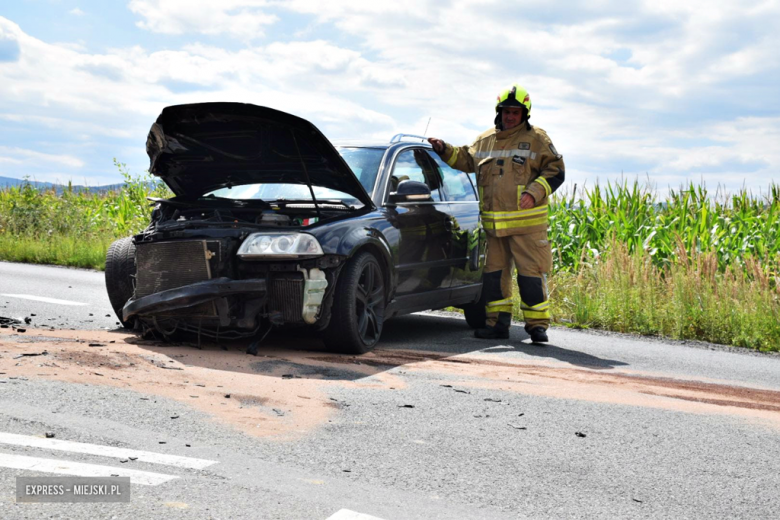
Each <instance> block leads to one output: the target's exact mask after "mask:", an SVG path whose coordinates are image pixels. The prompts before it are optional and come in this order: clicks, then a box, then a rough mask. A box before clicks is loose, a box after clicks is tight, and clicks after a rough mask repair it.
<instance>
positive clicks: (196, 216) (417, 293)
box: [106, 103, 485, 353]
mask: <svg viewBox="0 0 780 520" xmlns="http://www.w3.org/2000/svg"><path fill="white" fill-rule="evenodd" d="M414 141H417V142H414ZM414 141H413V140H410V137H409V136H396V137H395V138H393V139H392V140H391V141H390V142H389V143H383V144H368V143H360V144H354V145H353V144H350V145H343V146H339V147H338V148H336V147H334V146H333V145H332V144H331V143H330V142H329V141H328V140H327V139H325V137H324V136H323V135H322V134H321V133H320V132H319V130H317V128H316V127H315V126H314V125H312V124H311V123H309V122H307V121H305V120H303V119H300V118H298V117H296V116H293V115H290V114H287V113H284V112H279V111H277V110H272V109H269V108H265V107H259V106H255V105H248V104H242V103H202V104H192V105H178V106H172V107H167V108H165V109H164V110H163V111H162V114H160V116H159V118H158V119H157V121H156V122H155V123H154V125H152V128H151V131H150V132H149V137H148V140H147V145H146V146H147V153H148V154H149V157H150V159H151V165H150V168H149V171H150V172H151V173H152V174H154V175H157V176H159V177H160V178H161V179H162V180H163V181H164V182H165V183H166V184H167V185H168V186H169V187H170V189H171V190H172V191H173V193H174V195H175V196H174V197H172V198H170V199H164V200H154V201H153V202H154V203H155V206H154V210H153V212H152V217H151V223H150V224H149V226H148V227H147V228H146V229H145V230H144V231H143V232H142V233H140V234H138V235H135V236H133V237H129V238H126V239H122V240H119V241H117V242H115V243H114V244H112V245H111V248H110V249H109V251H108V256H107V259H106V286H107V289H108V295H109V298H110V300H111V304H112V306H113V308H114V310H115V311H116V313H117V315H118V316H119V317H120V319H121V321H122V323H123V325H125V326H126V327H130V326H135V327H136V328H137V329H140V330H144V331H150V330H153V331H156V333H158V334H161V335H163V336H165V337H172V336H175V335H178V334H179V333H182V332H184V333H190V334H195V335H198V336H200V335H204V336H208V337H212V338H240V337H255V336H257V337H262V336H263V335H264V334H265V333H266V332H267V331H268V330H270V328H271V327H274V326H284V325H303V326H308V327H311V328H312V329H313V330H315V331H317V332H318V334H319V335H321V337H322V338H323V340H324V341H325V343H326V345H327V346H328V347H329V348H331V349H333V350H336V351H340V352H348V353H363V352H366V351H368V350H370V349H371V348H373V347H374V346H375V345H376V343H377V342H378V341H379V337H380V335H381V333H382V326H383V323H384V322H385V320H387V319H389V318H391V317H393V316H396V315H400V314H405V313H410V312H415V311H420V310H426V309H438V308H443V307H447V306H458V307H462V308H464V309H465V311H466V317H467V320H468V322H469V324H470V325H471V326H480V325H481V324H482V323H484V303H480V302H479V300H480V295H481V291H482V283H481V279H482V265H483V262H484V253H485V251H484V249H485V240H484V236H483V235H482V233H483V231H482V230H481V227H480V221H479V203H478V201H477V195H476V190H475V189H474V183H473V181H472V178H471V177H470V176H469V175H466V174H464V173H462V172H460V171H457V170H453V169H452V168H450V167H449V166H447V165H446V164H445V163H443V162H442V161H441V159H439V157H438V156H437V155H436V154H435V153H433V152H432V151H431V149H430V146H429V145H428V144H427V143H425V142H424V140H423V139H422V138H416V139H414Z"/></svg>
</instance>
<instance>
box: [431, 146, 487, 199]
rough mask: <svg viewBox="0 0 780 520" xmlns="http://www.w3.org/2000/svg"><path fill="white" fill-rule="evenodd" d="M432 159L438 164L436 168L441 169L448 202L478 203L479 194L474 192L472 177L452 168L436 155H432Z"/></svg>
mask: <svg viewBox="0 0 780 520" xmlns="http://www.w3.org/2000/svg"><path fill="white" fill-rule="evenodd" d="M430 156H431V158H432V159H433V160H434V162H436V166H438V167H439V171H440V172H441V178H442V184H443V185H444V193H446V194H447V200H455V201H476V200H477V193H476V190H474V183H473V182H472V180H471V176H470V175H469V174H467V173H465V172H462V171H460V170H456V169H455V168H451V167H450V166H449V165H448V164H447V163H446V162H444V161H442V160H441V157H439V156H438V155H436V154H435V153H432V154H430Z"/></svg>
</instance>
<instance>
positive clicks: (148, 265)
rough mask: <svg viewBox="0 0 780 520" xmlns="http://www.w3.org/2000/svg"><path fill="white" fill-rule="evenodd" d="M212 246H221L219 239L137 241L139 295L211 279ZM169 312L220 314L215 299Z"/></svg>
mask: <svg viewBox="0 0 780 520" xmlns="http://www.w3.org/2000/svg"><path fill="white" fill-rule="evenodd" d="M210 249H211V250H210ZM212 250H216V251H218V250H219V242H210V241H206V240H186V241H181V242H156V243H140V244H137V245H136V281H135V297H136V298H141V297H143V296H148V295H150V294H155V293H158V292H161V291H167V290H168V289H176V288H178V287H184V286H185V285H190V284H193V283H197V282H203V281H206V280H210V279H211V267H210V266H209V258H211V256H213V255H214V253H213V252H212ZM166 314H169V315H181V314H186V315H188V316H204V317H206V316H208V317H212V316H216V309H215V308H214V304H213V303H212V302H206V303H202V304H199V305H197V306H193V307H188V308H187V309H182V310H178V311H171V312H170V313H166Z"/></svg>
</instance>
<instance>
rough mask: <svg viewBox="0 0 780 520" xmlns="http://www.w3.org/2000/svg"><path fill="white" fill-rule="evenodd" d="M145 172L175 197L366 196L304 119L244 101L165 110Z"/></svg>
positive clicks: (364, 200)
mask: <svg viewBox="0 0 780 520" xmlns="http://www.w3.org/2000/svg"><path fill="white" fill-rule="evenodd" d="M146 153H147V154H149V159H150V160H151V163H150V166H149V172H150V173H152V174H154V175H157V176H159V177H160V178H161V179H162V180H163V181H164V182H165V183H166V184H167V185H168V186H169V187H170V188H171V190H172V191H173V193H175V194H176V195H177V196H178V197H183V198H196V197H199V196H201V195H204V194H206V193H208V192H210V191H213V190H216V189H219V188H224V187H232V186H239V185H244V184H255V183H289V184H303V185H308V186H312V185H313V186H322V187H325V188H331V189H334V190H339V191H342V192H344V193H347V194H349V195H351V196H354V197H355V198H356V199H358V200H359V201H360V202H361V203H363V204H364V205H365V206H367V207H372V206H373V204H372V202H371V198H370V197H369V196H368V194H367V193H366V190H365V189H364V188H363V185H362V184H360V181H359V180H358V179H357V177H355V174H354V173H352V170H351V169H350V168H349V166H348V165H347V163H346V162H344V159H342V158H341V156H340V155H339V153H338V152H337V151H336V149H335V148H334V147H333V145H331V144H330V142H329V141H328V140H327V139H326V138H325V136H324V135H322V133H321V132H320V131H319V130H318V129H317V127H315V126H314V125H313V124H311V123H310V122H308V121H306V120H305V119H301V118H299V117H296V116H293V115H291V114H287V113H285V112H280V111H278V110H273V109H271V108H266V107H261V106H257V105H250V104H246V103H197V104H191V105H175V106H170V107H166V108H164V109H163V111H162V113H161V114H160V116H159V117H158V118H157V121H156V122H155V123H154V124H153V125H152V128H151V130H150V131H149V136H148V138H147V140H146Z"/></svg>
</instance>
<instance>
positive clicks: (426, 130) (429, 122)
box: [423, 117, 431, 135]
mask: <svg viewBox="0 0 780 520" xmlns="http://www.w3.org/2000/svg"><path fill="white" fill-rule="evenodd" d="M430 124H431V118H430V117H429V118H428V124H427V125H425V132H423V135H428V126H430Z"/></svg>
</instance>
